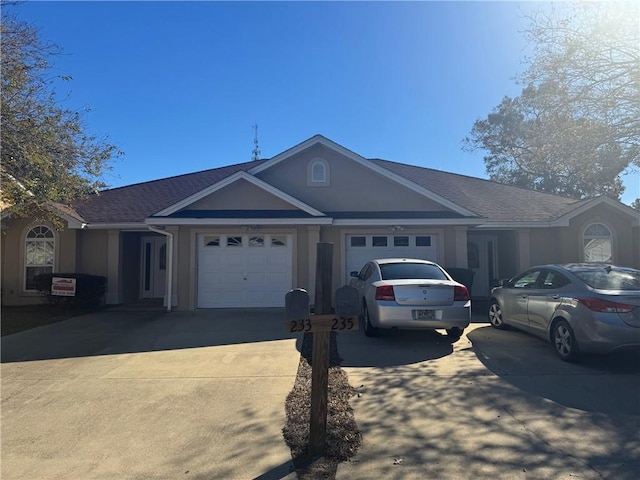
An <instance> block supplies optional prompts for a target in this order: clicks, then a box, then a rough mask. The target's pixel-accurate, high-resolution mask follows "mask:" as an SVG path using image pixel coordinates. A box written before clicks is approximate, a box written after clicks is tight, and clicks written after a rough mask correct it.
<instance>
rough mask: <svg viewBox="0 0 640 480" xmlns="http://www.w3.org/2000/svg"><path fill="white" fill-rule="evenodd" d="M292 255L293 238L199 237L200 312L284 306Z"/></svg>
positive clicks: (281, 235) (272, 236) (235, 235)
mask: <svg viewBox="0 0 640 480" xmlns="http://www.w3.org/2000/svg"><path fill="white" fill-rule="evenodd" d="M292 251H293V249H292V236H291V235H290V234H289V235H285V234H277V235H273V234H272V235H270V234H261V235H251V236H249V235H238V234H229V235H226V234H221V235H199V236H198V259H197V261H198V278H197V281H198V286H197V306H198V308H222V307H281V306H284V297H285V295H286V293H287V292H288V291H289V290H290V289H291V287H292V264H293V258H292Z"/></svg>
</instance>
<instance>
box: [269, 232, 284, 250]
mask: <svg viewBox="0 0 640 480" xmlns="http://www.w3.org/2000/svg"><path fill="white" fill-rule="evenodd" d="M271 246H272V247H286V246H287V236H286V235H272V236H271Z"/></svg>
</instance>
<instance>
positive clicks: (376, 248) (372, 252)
mask: <svg viewBox="0 0 640 480" xmlns="http://www.w3.org/2000/svg"><path fill="white" fill-rule="evenodd" d="M345 252H346V253H345V259H346V261H345V267H346V269H345V271H346V277H347V278H346V281H347V282H349V280H350V272H353V271H356V272H359V271H360V269H362V267H363V266H364V265H365V263H367V262H368V261H369V260H373V259H376V258H421V259H424V260H431V261H433V262H437V261H438V249H437V235H435V234H419V235H415V234H412V235H408V234H402V235H388V234H383V233H380V234H368V235H360V234H353V235H347V236H346V245H345Z"/></svg>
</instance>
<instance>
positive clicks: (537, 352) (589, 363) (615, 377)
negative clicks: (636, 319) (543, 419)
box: [467, 326, 640, 415]
mask: <svg viewBox="0 0 640 480" xmlns="http://www.w3.org/2000/svg"><path fill="white" fill-rule="evenodd" d="M467 336H468V338H469V340H470V341H471V342H472V344H473V349H474V351H475V353H476V355H477V357H478V359H479V360H480V361H481V362H482V363H483V364H484V366H485V367H487V369H489V370H490V371H491V372H493V373H494V374H496V375H498V376H499V377H500V378H502V379H503V380H505V381H507V382H509V383H510V384H511V385H513V386H515V387H517V388H518V389H520V390H522V391H525V392H528V393H531V394H533V395H536V396H537V397H541V398H544V399H548V400H552V401H554V402H557V403H559V404H561V405H564V406H566V407H571V408H576V409H579V410H584V411H588V412H596V413H605V414H614V415H618V414H621V415H640V352H639V351H626V352H618V353H614V354H611V355H585V356H584V357H583V358H582V360H581V361H580V362H579V363H567V362H563V361H562V360H560V359H559V358H558V357H557V356H556V355H555V352H554V351H553V347H552V346H551V344H549V343H547V342H544V341H543V340H540V339H538V338H536V337H533V336H531V335H528V334H526V333H524V332H520V331H517V330H496V329H495V328H492V327H489V326H487V327H480V328H477V329H475V330H473V331H471V332H469V334H468V335H467Z"/></svg>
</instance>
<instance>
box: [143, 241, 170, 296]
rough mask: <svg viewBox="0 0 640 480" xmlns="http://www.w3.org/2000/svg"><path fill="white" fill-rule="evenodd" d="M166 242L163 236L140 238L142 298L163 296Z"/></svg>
mask: <svg viewBox="0 0 640 480" xmlns="http://www.w3.org/2000/svg"><path fill="white" fill-rule="evenodd" d="M166 257H167V243H166V239H165V237H163V236H154V237H143V238H142V255H141V258H142V268H141V270H142V279H141V282H142V285H141V287H140V290H141V292H142V295H141V297H142V298H164V289H165V283H166V271H167V259H166Z"/></svg>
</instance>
